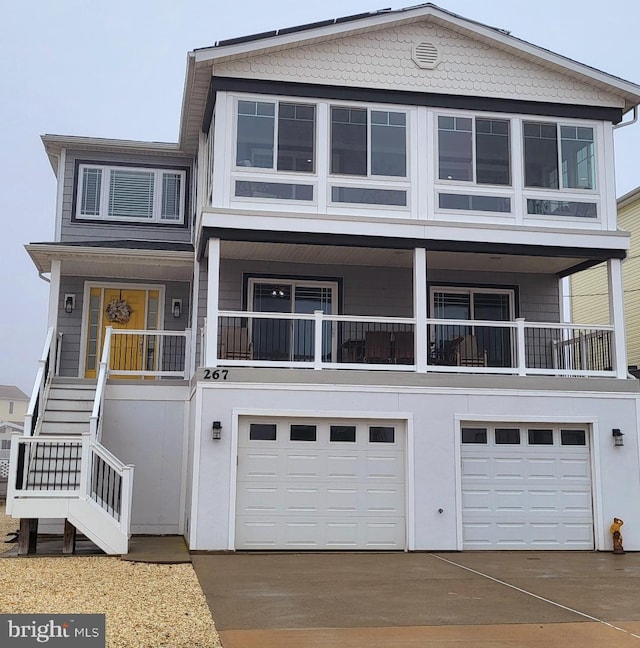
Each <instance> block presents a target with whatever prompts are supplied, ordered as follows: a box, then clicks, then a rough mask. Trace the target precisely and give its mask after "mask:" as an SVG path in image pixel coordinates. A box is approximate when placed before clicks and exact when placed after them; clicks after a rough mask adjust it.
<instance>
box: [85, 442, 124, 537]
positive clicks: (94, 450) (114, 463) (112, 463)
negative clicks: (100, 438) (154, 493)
mask: <svg viewBox="0 0 640 648" xmlns="http://www.w3.org/2000/svg"><path fill="white" fill-rule="evenodd" d="M88 451H89V452H90V453H91V455H92V456H91V461H87V462H86V465H87V466H93V465H94V461H93V460H94V457H95V456H97V457H99V458H100V459H102V461H104V463H106V464H107V465H108V466H109V467H110V468H111V469H112V470H113V471H114V472H115V473H117V474H118V475H119V476H120V478H121V480H122V486H121V489H120V492H119V500H120V512H119V523H120V530H121V531H122V532H123V533H126V534H127V535H129V534H130V526H131V504H132V501H133V470H134V466H133V465H132V464H125V463H123V462H122V461H120V459H118V458H117V457H116V456H115V455H114V454H112V453H111V452H109V450H107V449H106V448H105V447H104V446H103V445H101V444H100V443H95V442H91V443H90V444H89V446H88ZM94 476H95V475H94V471H93V470H91V472H90V474H87V475H86V476H85V477H84V478H85V481H84V482H83V490H84V488H86V490H84V493H85V494H86V496H88V497H89V498H90V499H92V500H93V501H94V502H96V504H98V505H99V506H101V504H100V501H99V500H98V498H97V494H96V493H94V490H93V488H92V485H93V479H94ZM101 508H102V509H103V510H105V511H106V512H107V513H109V510H108V508H106V507H104V506H101ZM116 519H117V518H116Z"/></svg>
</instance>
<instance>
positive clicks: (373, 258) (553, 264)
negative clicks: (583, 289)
mask: <svg viewBox="0 0 640 648" xmlns="http://www.w3.org/2000/svg"><path fill="white" fill-rule="evenodd" d="M220 245H221V248H220V253H221V257H222V258H223V259H237V260H245V261H249V260H251V261H253V260H255V261H278V262H285V263H297V264H309V265H345V266H351V265H355V266H377V267H396V268H412V267H413V252H412V251H411V250H391V249H380V248H364V247H347V246H344V247H342V246H322V245H288V244H284V243H254V242H244V241H221V244H220ZM584 260H585V259H583V258H577V257H575V258H573V257H537V256H520V255H497V254H476V253H470V252H435V251H427V271H429V270H431V269H438V270H464V271H469V272H518V273H536V274H556V273H560V272H562V271H564V270H566V269H568V268H571V267H574V266H576V265H578V264H580V263H582V262H583V261H584Z"/></svg>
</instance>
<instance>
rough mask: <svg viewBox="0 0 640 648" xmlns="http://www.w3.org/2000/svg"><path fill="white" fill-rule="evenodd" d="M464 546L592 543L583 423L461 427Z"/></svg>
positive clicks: (545, 546)
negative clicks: (576, 424) (577, 424)
mask: <svg viewBox="0 0 640 648" xmlns="http://www.w3.org/2000/svg"><path fill="white" fill-rule="evenodd" d="M461 433H462V439H461V441H462V446H461V448H462V450H461V458H462V534H463V548H464V549H593V513H592V504H591V469H590V466H591V462H590V453H589V434H588V430H587V429H586V427H582V428H579V427H573V426H560V425H553V426H551V425H544V426H540V425H529V426H522V425H519V426H513V425H504V424H501V425H486V424H469V425H465V426H463V427H462V431H461Z"/></svg>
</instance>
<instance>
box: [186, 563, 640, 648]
mask: <svg viewBox="0 0 640 648" xmlns="http://www.w3.org/2000/svg"><path fill="white" fill-rule="evenodd" d="M192 562H193V566H194V568H195V570H196V573H197V575H198V578H199V580H200V583H201V586H202V588H203V591H204V593H205V595H206V597H207V602H208V604H209V607H210V608H211V611H212V614H213V617H214V619H215V622H216V626H217V628H218V631H219V633H220V638H221V641H222V644H223V646H224V648H272V647H273V648H276V646H277V647H278V648H307V647H308V648H320V647H322V648H333V647H334V646H335V648H338V647H339V648H404V647H407V648H409V647H411V648H413V647H415V648H418V646H419V647H420V648H424V647H429V648H432V647H433V648H439V647H445V646H446V647H447V648H453V647H456V648H457V647H458V646H460V647H462V646H464V647H469V646H471V647H473V648H503V647H507V646H508V647H512V648H516V647H518V648H521V647H528V646H531V647H532V648H534V647H535V648H540V647H542V646H544V647H545V648H553V647H555V646H558V647H560V646H562V648H572V647H574V646H575V647H578V646H580V648H584V647H589V646H594V647H604V646H606V647H607V648H618V647H620V648H624V647H627V646H635V647H636V648H640V554H627V555H625V556H613V555H612V554H599V553H590V552H585V553H583V552H470V553H443V554H424V553H412V554H400V553H390V554H372V553H359V554H329V553H326V554H320V553H318V554H314V553H308V554H234V555H194V556H192Z"/></svg>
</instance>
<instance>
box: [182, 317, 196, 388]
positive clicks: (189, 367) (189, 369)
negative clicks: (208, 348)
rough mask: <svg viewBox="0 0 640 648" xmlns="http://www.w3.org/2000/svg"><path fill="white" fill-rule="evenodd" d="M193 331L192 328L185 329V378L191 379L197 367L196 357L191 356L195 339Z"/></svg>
mask: <svg viewBox="0 0 640 648" xmlns="http://www.w3.org/2000/svg"><path fill="white" fill-rule="evenodd" d="M191 334H192V331H191V329H190V328H188V329H185V330H184V379H185V380H189V378H191V376H193V372H194V371H195V367H194V366H193V364H194V362H195V358H192V357H191V345H192V344H193V340H192V338H191Z"/></svg>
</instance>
